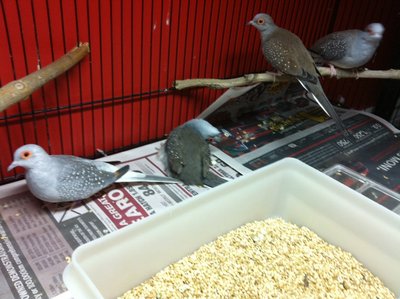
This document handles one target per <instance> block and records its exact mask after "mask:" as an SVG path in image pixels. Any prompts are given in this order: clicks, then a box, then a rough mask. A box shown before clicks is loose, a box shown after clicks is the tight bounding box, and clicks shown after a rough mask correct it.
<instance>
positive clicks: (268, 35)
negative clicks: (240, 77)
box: [249, 14, 349, 136]
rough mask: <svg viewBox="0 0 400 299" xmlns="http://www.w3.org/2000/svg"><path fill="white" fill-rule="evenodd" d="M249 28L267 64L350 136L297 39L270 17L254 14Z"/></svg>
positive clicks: (311, 62)
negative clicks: (256, 33)
mask: <svg viewBox="0 0 400 299" xmlns="http://www.w3.org/2000/svg"><path fill="white" fill-rule="evenodd" d="M249 24H250V25H253V26H254V27H255V28H257V30H258V31H259V32H260V34H261V46H262V50H263V53H264V56H265V58H266V59H267V60H268V61H269V63H270V64H271V65H272V66H273V67H274V68H275V69H277V70H278V71H279V72H281V73H284V74H287V75H290V76H293V77H294V78H296V79H297V81H299V83H300V84H301V85H302V86H303V88H304V89H305V90H306V91H307V92H308V94H309V96H311V97H312V98H313V99H314V100H315V101H316V102H317V103H318V104H319V105H320V106H321V108H322V109H323V110H324V112H325V113H326V114H327V115H328V116H330V117H332V118H333V119H334V121H335V122H336V125H337V126H338V128H339V129H340V130H341V131H342V132H343V133H344V134H345V135H346V136H347V135H348V134H349V133H348V132H347V130H346V128H345V126H344V124H343V122H342V120H341V119H340V117H339V115H338V114H337V113H336V111H335V109H334V108H333V106H332V104H331V103H330V102H329V100H328V98H327V97H326V95H325V93H324V91H323V89H322V86H321V84H320V82H319V79H318V77H319V74H318V72H317V68H316V66H315V64H314V61H313V59H312V57H311V55H310V53H309V52H308V50H307V49H306V47H305V46H304V44H303V42H302V41H301V40H300V38H299V37H298V36H297V35H295V34H294V33H292V32H290V31H288V30H286V29H283V28H280V27H278V26H277V25H275V23H274V21H273V20H272V18H271V16H269V15H267V14H257V15H256V16H255V17H254V18H253V20H251V21H250V22H249Z"/></svg>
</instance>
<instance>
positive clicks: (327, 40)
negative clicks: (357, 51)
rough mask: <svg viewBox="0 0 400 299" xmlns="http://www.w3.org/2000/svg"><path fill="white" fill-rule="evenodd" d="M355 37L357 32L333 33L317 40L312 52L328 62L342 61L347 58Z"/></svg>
mask: <svg viewBox="0 0 400 299" xmlns="http://www.w3.org/2000/svg"><path fill="white" fill-rule="evenodd" d="M360 32H361V31H360ZM355 36H356V30H346V31H340V32H333V33H331V34H328V35H326V36H324V37H322V38H320V39H319V40H317V41H316V42H315V44H314V45H313V46H312V47H311V51H312V52H313V53H316V54H318V55H319V56H320V57H321V58H322V59H323V60H324V61H327V62H330V61H336V60H340V59H342V58H343V57H345V56H346V54H347V52H348V51H349V49H350V48H351V43H352V42H353V41H354V38H355Z"/></svg>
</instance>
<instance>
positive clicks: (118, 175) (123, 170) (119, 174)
mask: <svg viewBox="0 0 400 299" xmlns="http://www.w3.org/2000/svg"><path fill="white" fill-rule="evenodd" d="M128 171H129V165H125V166H123V167H121V168H120V169H118V170H117V171H116V172H115V173H114V175H115V179H116V181H118V180H119V179H120V178H121V177H122V176H123V175H125V174H126V173H127V172H128Z"/></svg>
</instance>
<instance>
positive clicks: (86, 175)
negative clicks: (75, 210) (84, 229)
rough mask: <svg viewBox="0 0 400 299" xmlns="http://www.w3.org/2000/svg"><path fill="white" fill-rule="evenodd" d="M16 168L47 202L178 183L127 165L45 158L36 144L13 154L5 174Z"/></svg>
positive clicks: (43, 152) (42, 151) (38, 196)
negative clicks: (116, 186)
mask: <svg viewBox="0 0 400 299" xmlns="http://www.w3.org/2000/svg"><path fill="white" fill-rule="evenodd" d="M17 166H20V167H23V168H25V179H26V183H27V185H28V188H29V190H30V191H31V192H32V194H33V195H34V196H35V197H37V198H39V199H41V200H43V201H47V202H67V201H75V200H81V199H85V198H88V197H90V196H92V195H93V194H95V193H97V192H99V191H100V190H102V189H104V188H106V187H108V186H110V185H111V184H113V183H128V182H129V183H130V182H160V183H179V181H178V180H176V179H173V178H169V177H163V176H155V175H147V174H144V173H140V172H134V171H130V170H129V165H126V166H123V167H121V168H118V167H116V166H114V165H112V164H109V163H106V162H102V161H96V160H89V159H83V158H79V157H75V156H67V155H49V154H48V153H47V152H46V151H45V150H44V149H43V148H41V147H40V146H38V145H36V144H27V145H23V146H21V147H20V148H18V149H17V150H16V151H15V152H14V161H13V162H12V163H11V164H10V166H9V167H8V171H11V170H12V169H14V168H15V167H17Z"/></svg>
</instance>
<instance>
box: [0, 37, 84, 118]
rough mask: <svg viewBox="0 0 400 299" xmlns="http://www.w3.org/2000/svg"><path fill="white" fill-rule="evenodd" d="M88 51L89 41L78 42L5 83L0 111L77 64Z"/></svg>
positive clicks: (0, 92)
mask: <svg viewBox="0 0 400 299" xmlns="http://www.w3.org/2000/svg"><path fill="white" fill-rule="evenodd" d="M89 52H90V49H89V43H80V44H79V45H78V46H77V47H75V48H73V49H72V50H71V51H69V52H68V53H67V54H65V55H64V56H62V57H61V58H59V59H57V60H56V61H54V62H53V63H51V64H49V65H47V66H45V67H44V68H42V69H40V70H38V71H36V72H34V73H31V74H29V75H27V76H26V77H24V78H21V79H19V80H15V81H12V82H9V83H7V84H6V85H4V86H3V87H2V88H0V112H2V111H4V110H5V109H7V108H8V107H9V106H11V105H13V104H15V103H17V102H19V101H21V100H24V99H26V98H27V97H28V96H30V95H31V94H32V93H33V92H34V91H35V90H36V89H38V88H40V87H41V86H43V85H44V84H46V83H47V82H49V81H50V80H53V79H54V78H56V77H58V76H59V75H61V74H62V73H64V72H66V71H68V70H69V69H70V68H71V67H73V66H74V65H75V64H77V63H78V62H79V61H80V60H82V58H84V57H85V56H86V55H87V54H88V53H89Z"/></svg>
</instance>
